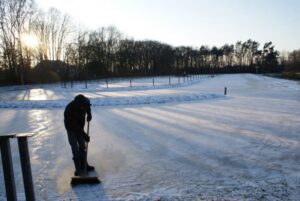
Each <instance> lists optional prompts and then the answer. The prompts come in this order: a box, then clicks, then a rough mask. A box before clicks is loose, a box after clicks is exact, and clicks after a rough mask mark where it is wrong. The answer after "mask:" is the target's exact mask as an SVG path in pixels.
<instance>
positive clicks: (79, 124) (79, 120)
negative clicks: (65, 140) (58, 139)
mask: <svg viewBox="0 0 300 201" xmlns="http://www.w3.org/2000/svg"><path fill="white" fill-rule="evenodd" d="M90 106H91V104H90V101H89V99H88V98H86V97H84V96H83V95H78V96H76V97H75V99H74V100H73V101H71V102H70V103H69V104H68V105H67V106H66V109H65V112H64V123H65V127H66V129H67V130H69V131H73V132H76V133H84V124H85V115H86V114H87V119H88V121H89V120H91V118H92V114H91V107H90Z"/></svg>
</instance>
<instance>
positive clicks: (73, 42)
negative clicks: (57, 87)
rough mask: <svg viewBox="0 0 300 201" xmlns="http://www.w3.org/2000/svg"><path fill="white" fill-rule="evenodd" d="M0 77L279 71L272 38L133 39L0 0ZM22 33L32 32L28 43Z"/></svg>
mask: <svg viewBox="0 0 300 201" xmlns="http://www.w3.org/2000/svg"><path fill="white" fill-rule="evenodd" d="M0 2H1V3H0V11H1V14H0V29H1V33H0V82H1V83H6V84H7V83H13V84H17V83H19V84H24V83H34V82H51V81H66V80H70V79H74V80H83V79H97V78H107V77H124V76H156V75H169V74H172V75H185V74H195V73H205V74H208V73H246V72H247V73H267V72H269V73H271V72H279V71H282V69H283V67H282V65H281V63H283V62H279V61H280V60H279V53H278V51H277V50H276V49H275V47H274V45H273V44H272V42H266V43H264V44H262V47H261V48H260V44H259V42H257V41H255V40H252V39H249V40H247V41H237V42H236V43H235V44H225V45H223V46H221V47H216V46H214V47H208V46H204V45H203V46H200V47H199V48H195V47H189V46H180V47H173V46H171V45H169V44H165V43H162V42H159V41H152V40H144V41H139V40H134V39H132V38H128V37H125V36H124V34H122V33H121V32H120V31H119V30H118V29H117V28H116V27H114V26H109V27H102V28H99V29H97V30H79V29H78V28H74V25H73V23H72V20H71V18H70V17H69V16H68V15H63V14H62V13H61V12H60V11H58V10H56V9H54V8H51V9H49V10H48V11H47V12H43V11H41V10H39V9H38V8H37V5H35V2H34V1H33V0H1V1H0ZM24 34H28V35H34V36H36V37H37V39H38V45H37V46H35V47H30V46H29V44H25V42H26V41H25V40H23V37H24Z"/></svg>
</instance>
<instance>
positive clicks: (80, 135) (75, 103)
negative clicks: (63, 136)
mask: <svg viewBox="0 0 300 201" xmlns="http://www.w3.org/2000/svg"><path fill="white" fill-rule="evenodd" d="M85 119H86V120H87V121H91V120H92V114H91V104H90V100H89V99H88V98H86V97H85V96H84V95H82V94H79V95H77V96H76V97H75V98H74V100H72V101H71V102H70V103H69V104H68V105H67V106H66V108H65V111H64V124H65V128H66V130H67V134H68V140H69V143H70V146H71V150H72V154H73V161H74V165H75V172H74V175H75V176H80V175H83V172H84V168H85V157H87V155H86V146H85V144H86V143H88V142H89V141H90V137H89V135H88V134H87V133H86V132H85V131H84V125H85ZM87 170H88V171H92V170H94V167H93V166H90V165H89V164H88V163H87Z"/></svg>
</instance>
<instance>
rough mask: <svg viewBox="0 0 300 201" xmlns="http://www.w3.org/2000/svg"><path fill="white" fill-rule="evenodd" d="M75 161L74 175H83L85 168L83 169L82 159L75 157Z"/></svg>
mask: <svg viewBox="0 0 300 201" xmlns="http://www.w3.org/2000/svg"><path fill="white" fill-rule="evenodd" d="M73 161H74V165H75V172H74V175H75V176H82V175H83V169H82V166H81V162H80V160H79V159H73Z"/></svg>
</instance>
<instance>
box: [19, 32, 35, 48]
mask: <svg viewBox="0 0 300 201" xmlns="http://www.w3.org/2000/svg"><path fill="white" fill-rule="evenodd" d="M22 39H23V42H24V45H25V46H26V47H28V48H35V47H37V46H38V44H39V41H38V39H37V37H36V36H35V35H33V34H23V35H22Z"/></svg>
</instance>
